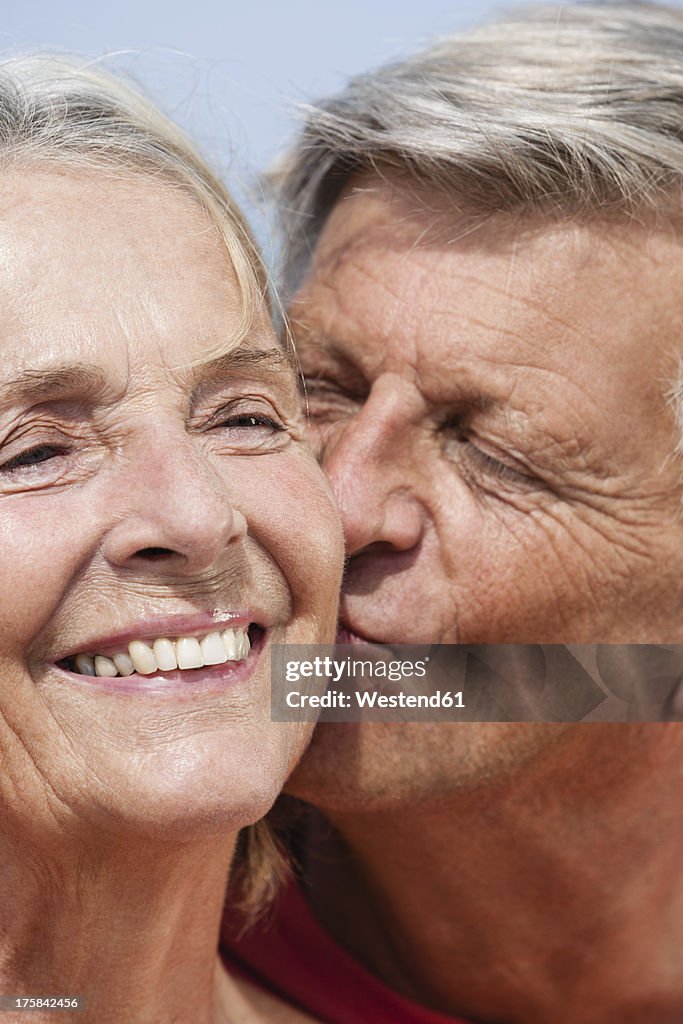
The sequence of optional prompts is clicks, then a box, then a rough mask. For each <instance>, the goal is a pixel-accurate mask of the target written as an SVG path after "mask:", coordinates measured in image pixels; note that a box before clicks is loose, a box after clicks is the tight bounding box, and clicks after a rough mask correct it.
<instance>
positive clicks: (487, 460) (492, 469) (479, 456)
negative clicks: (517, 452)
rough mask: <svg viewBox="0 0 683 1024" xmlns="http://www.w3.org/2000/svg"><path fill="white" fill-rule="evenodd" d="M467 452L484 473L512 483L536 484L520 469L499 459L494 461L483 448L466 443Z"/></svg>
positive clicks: (469, 442)
mask: <svg viewBox="0 0 683 1024" xmlns="http://www.w3.org/2000/svg"><path fill="white" fill-rule="evenodd" d="M464 444H465V446H466V451H467V457H468V458H469V459H471V460H472V461H473V462H474V463H476V464H477V466H478V467H480V468H481V469H482V470H484V472H486V473H490V474H492V475H493V476H497V477H499V478H500V479H501V480H509V481H510V483H513V484H514V483H517V484H519V483H526V484H531V483H533V482H534V479H533V477H531V476H529V475H528V474H526V473H523V472H522V470H520V469H515V468H514V467H513V466H508V465H506V463H504V462H500V461H499V460H498V459H494V458H493V456H492V455H489V454H488V452H485V451H482V449H481V448H477V446H476V445H474V444H472V442H471V441H465V442H464Z"/></svg>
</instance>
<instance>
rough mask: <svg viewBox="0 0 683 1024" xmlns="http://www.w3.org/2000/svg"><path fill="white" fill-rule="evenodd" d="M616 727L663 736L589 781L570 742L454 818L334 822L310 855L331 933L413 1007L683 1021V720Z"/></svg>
mask: <svg viewBox="0 0 683 1024" xmlns="http://www.w3.org/2000/svg"><path fill="white" fill-rule="evenodd" d="M587 728H591V726H588V727H587ZM612 728H616V729H617V730H618V729H628V728H639V729H643V728H644V729H645V730H652V729H654V730H660V738H661V742H660V743H658V744H656V745H655V744H653V747H654V748H655V749H654V750H652V749H650V748H649V747H648V750H649V753H648V756H647V761H646V763H643V760H642V759H639V758H637V757H636V758H635V759H634V758H633V749H632V748H631V749H630V760H629V758H628V757H626V756H624V759H623V763H609V762H607V763H605V764H604V765H600V766H598V765H596V764H595V763H594V762H593V763H592V771H591V773H590V775H589V774H588V772H587V773H586V776H585V778H581V775H582V771H583V767H582V765H583V764H586V763H587V762H586V758H585V756H584V757H583V761H582V760H581V759H580V758H579V759H577V756H578V755H579V754H580V753H581V751H580V750H578V749H573V750H572V749H568V748H571V746H572V744H571V743H569V744H568V745H567V747H568V748H566V749H565V750H564V751H563V754H562V755H561V756H557V755H554V756H555V763H554V764H553V765H548V764H547V763H545V764H544V765H542V766H541V765H538V766H536V769H533V770H532V769H529V768H528V767H527V770H526V771H525V773H524V775H523V777H521V778H516V779H515V780H514V783H512V782H508V783H506V784H504V785H500V784H498V785H493V784H489V785H487V786H481V787H478V788H476V789H471V790H469V791H468V792H463V793H460V794H459V795H457V796H456V797H455V798H454V799H453V801H452V803H451V804H450V805H449V806H448V807H447V808H444V807H441V808H438V809H437V808H431V809H430V808H425V807H424V804H423V805H422V809H415V806H410V807H408V808H400V809H395V810H392V811H387V812H386V813H383V812H381V811H380V812H378V811H377V810H375V811H373V813H372V814H357V815H356V814H348V813H339V812H337V813H335V812H332V813H330V818H331V820H332V822H333V824H334V825H335V827H336V830H337V835H336V837H335V836H333V837H329V836H328V837H327V838H326V839H315V837H314V838H313V841H312V844H311V863H310V871H311V874H312V879H313V885H312V900H313V903H314V907H315V909H316V911H317V913H318V915H319V916H320V918H321V920H322V921H323V924H325V925H326V927H328V928H329V930H330V931H331V932H332V933H333V934H335V935H336V937H337V939H338V940H339V941H340V942H341V943H342V944H343V945H345V946H346V947H347V948H349V949H350V950H352V951H353V952H354V953H355V954H356V956H357V957H358V958H359V960H360V961H361V962H363V963H365V964H366V965H367V966H368V967H369V968H370V970H371V971H373V972H374V973H375V974H377V975H379V976H380V977H381V978H382V979H383V980H384V981H385V982H386V983H387V984H388V985H390V986H391V987H393V988H395V989H396V990H398V991H400V992H402V994H404V995H405V996H407V997H408V998H411V999H413V1000H415V1001H416V1002H418V1003H420V1004H423V1005H425V1006H429V1007H431V1008H432V1009H435V1010H439V1011H441V1012H442V1013H445V1014H453V1015H458V1014H460V1015H462V1016H464V1017H466V1018H467V1017H472V1018H475V1019H476V1020H477V1021H481V1022H482V1024H483V1022H489V1021H490V1022H493V1021H495V1022H496V1024H543V1022H547V1021H549V1020H552V1021H553V1022H554V1024H569V1022H572V1021H576V1020H587V1019H588V1017H587V1012H588V1011H587V1007H588V1008H590V1020H591V1024H593V1022H595V1024H611V1022H613V1021H615V1020H619V1021H620V1022H622V1024H639V1022H642V1021H643V1020H647V1021H648V1024H672V1022H673V1021H677V1020H681V1019H683V811H682V810H681V802H680V791H681V783H682V782H683V779H682V777H681V776H682V775H683V771H682V769H681V766H679V764H678V761H679V760H680V750H679V748H678V745H677V742H667V739H671V734H667V732H666V730H667V729H668V730H671V729H678V726H676V725H674V726H663V725H656V724H655V725H648V726H645V727H642V726H640V727H629V726H620V725H616V726H613V727H612ZM643 746H645V744H644V745H643ZM624 747H625V748H626V749H627V750H628V744H626V743H625V744H624ZM583 753H584V755H585V751H584V752H583ZM609 753H610V754H612V755H613V754H614V749H613V748H612V749H611V750H610V751H609ZM617 760H618V759H617ZM541 769H542V773H541V774H539V772H540V771H541ZM541 783H542V786H543V788H540V787H541ZM544 793H546V794H551V798H550V799H543V794H544ZM558 797H559V799H558ZM330 843H332V844H333V845H334V851H331V850H330V849H329V846H328V844H330ZM325 846H328V848H327V849H325V850H324V855H323V856H316V853H320V852H321V848H323V847H325ZM331 853H333V855H330V854H331Z"/></svg>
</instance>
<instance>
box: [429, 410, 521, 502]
mask: <svg viewBox="0 0 683 1024" xmlns="http://www.w3.org/2000/svg"><path fill="white" fill-rule="evenodd" d="M446 428H447V430H448V433H449V434H450V435H451V437H452V441H451V442H450V444H449V448H451V446H452V445H453V444H455V446H457V452H458V453H459V455H460V457H461V458H464V460H465V463H466V469H467V470H469V471H471V472H473V473H478V474H479V475H481V476H488V477H496V478H497V479H499V480H504V481H505V482H507V483H510V484H517V485H518V486H524V487H534V486H536V487H538V486H540V481H539V480H538V479H537V478H536V477H534V476H533V475H532V474H531V473H527V472H526V470H525V467H524V466H522V465H519V464H518V463H516V462H515V461H513V459H512V458H511V459H510V462H507V461H505V462H504V461H503V459H498V458H496V456H495V455H491V454H490V453H489V452H487V451H486V450H485V449H484V448H483V447H481V446H480V445H479V444H478V443H475V441H476V440H477V438H476V435H474V438H473V435H472V433H471V432H470V431H469V430H468V429H467V428H466V427H465V426H463V424H462V423H461V422H460V420H459V419H457V418H456V419H455V420H451V421H449V422H448V423H447V424H446ZM451 450H452V449H451Z"/></svg>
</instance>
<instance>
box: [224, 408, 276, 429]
mask: <svg viewBox="0 0 683 1024" xmlns="http://www.w3.org/2000/svg"><path fill="white" fill-rule="evenodd" d="M219 426H222V427H226V426H230V427H268V429H269V430H276V431H282V430H284V429H285V427H284V425H283V424H282V423H280V422H279V421H278V420H275V419H273V418H272V417H271V416H266V415H262V414H260V413H247V412H245V413H233V414H232V415H229V416H225V415H222V416H221V418H220V422H219Z"/></svg>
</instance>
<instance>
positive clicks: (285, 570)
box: [0, 169, 342, 837]
mask: <svg viewBox="0 0 683 1024" xmlns="http://www.w3.org/2000/svg"><path fill="white" fill-rule="evenodd" d="M239 313H240V293H239V290H238V287H237V284H236V282H235V278H234V274H233V271H232V268H231V266H230V264H229V262H228V259H227V257H226V255H225V253H224V250H223V247H222V245H221V243H220V241H219V238H218V235H217V232H216V230H215V229H214V228H213V227H212V225H211V224H210V222H209V221H208V219H207V218H206V217H205V215H204V214H203V213H202V212H201V210H200V209H199V207H198V206H196V205H195V204H194V203H193V202H192V201H191V200H190V199H189V198H186V197H184V196H182V195H180V194H178V193H177V192H172V191H171V190H170V189H167V188H164V187H163V186H158V185H155V184H154V183H152V182H151V181H149V180H146V179H143V178H139V177H136V176H135V175H130V176H128V177H127V178H126V179H125V180H124V179H123V176H120V177H117V176H115V175H113V174H107V173H101V174H93V175H91V176H89V177H86V176H79V175H75V174H72V173H67V172H62V171H59V170H54V169H53V170H40V169H36V170H32V171H31V170H29V171H21V172H17V173H16V175H5V176H4V177H3V179H2V183H1V184H0V336H1V338H2V356H3V358H2V366H1V367H0V576H1V579H2V587H1V588H0V622H1V624H0V759H1V766H0V769H1V770H0V801H1V802H2V805H3V821H4V822H5V823H7V822H8V820H10V819H11V818H12V817H13V820H14V821H15V822H19V821H20V822H23V823H24V825H25V827H26V828H27V829H32V828H35V830H36V833H37V834H44V830H45V827H46V825H47V824H50V823H51V824H56V825H57V826H58V827H61V828H70V827H73V826H74V824H75V823H77V822H82V823H86V824H87V825H88V826H91V825H96V826H98V827H104V828H105V829H113V830H115V831H118V830H120V829H121V828H122V827H123V828H126V829H128V830H130V829H131V828H133V829H140V830H142V831H143V832H145V833H146V834H150V833H153V834H155V835H156V834H160V835H164V836H167V835H170V836H172V837H182V836H185V835H186V834H187V835H192V836H196V835H197V834H199V833H200V832H201V831H202V829H203V828H204V831H205V832H206V833H207V834H214V833H220V832H223V831H228V830H231V829H233V828H235V829H236V828H238V827H240V826H241V825H243V824H245V823H246V822H248V821H252V820H254V819H255V818H256V817H258V816H260V815H261V814H262V813H263V812H264V811H265V810H266V808H267V807H268V805H269V804H270V802H271V801H272V800H273V799H274V797H275V795H276V793H277V791H278V789H279V788H280V786H281V785H282V782H283V781H284V778H285V777H286V775H287V773H288V771H289V769H290V768H291V766H292V764H293V763H294V761H295V760H296V758H297V757H298V755H299V754H300V753H301V751H302V749H303V745H304V744H305V741H306V739H307V735H306V732H305V730H306V726H300V725H295V724H291V725H290V724H287V725H283V724H274V723H272V722H271V721H270V686H269V681H270V653H269V648H270V645H271V644H272V643H273V642H290V643H305V642H315V641H320V642H326V641H328V640H331V639H332V637H333V634H334V626H335V621H336V598H337V589H338V584H339V574H340V567H341V557H342V542H341V535H340V531H339V526H338V522H337V516H336V513H335V511H334V509H333V506H332V503H331V500H330V497H329V494H328V491H327V488H326V485H325V483H324V481H323V478H322V476H321V473H320V471H319V469H318V467H317V465H316V463H315V461H314V459H313V457H312V455H311V454H310V451H309V449H308V448H307V446H306V443H305V441H304V440H303V435H302V429H301V428H302V425H301V421H300V418H299V400H298V394H297V387H296V379H295V375H294V374H293V372H292V371H291V369H290V367H289V366H288V365H287V362H286V360H285V359H284V357H283V353H282V352H281V350H280V348H279V347H278V345H277V343H276V340H275V338H274V335H273V331H272V327H271V325H270V322H269V321H267V319H266V317H265V316H263V318H262V320H261V322H260V323H259V324H258V326H257V327H256V328H255V329H254V330H253V332H252V333H251V334H250V336H248V337H247V338H245V339H243V340H241V341H239V342H236V341H235V340H234V328H235V324H236V322H237V319H238V317H239ZM217 352H218V353H222V356H221V357H219V358H217V356H216V353H217ZM208 353H211V355H208ZM230 630H232V632H227V634H226V632H225V631H230ZM207 637H209V639H208V640H207V639H206V638H207ZM246 638H248V639H246ZM164 640H165V641H169V642H168V643H164V642H162V643H160V644H159V643H157V644H156V645H155V641H164ZM131 644H132V645H133V646H132V647H130V646H129V645H131ZM221 644H222V645H223V646H222V647H221ZM249 644H251V651H250V652H249V653H248V654H247V648H248V646H249ZM131 653H132V662H133V663H132V664H131V662H130V661H127V660H126V658H127V657H128V658H130V656H131ZM174 655H175V657H176V659H178V661H179V664H180V665H181V667H180V668H178V669H175V670H172V669H167V670H165V671H160V670H157V671H153V670H152V671H150V670H151V669H153V666H154V665H155V664H156V665H157V666H158V667H160V668H162V669H163V668H164V667H165V666H167V665H170V664H172V659H173V656H174ZM96 656H97V659H99V660H96ZM154 657H156V662H154V661H152V660H150V659H153V658H154ZM165 658H169V659H171V660H170V661H168V662H167V661H165V660H164V659H165ZM88 659H91V660H90V661H88ZM226 659H230V660H226ZM95 660H96V665H97V669H94V668H93V661H95ZM214 662H215V664H212V663H214ZM202 663H204V664H202ZM197 665H199V667H191V666H197ZM117 666H118V668H117ZM183 666H189V667H183ZM136 667H137V671H133V672H132V674H130V673H131V670H132V669H133V668H136ZM97 670H99V671H103V672H104V673H105V674H104V675H100V676H98V675H96V671H97ZM118 670H120V671H121V672H123V673H124V674H118V675H116V676H113V675H111V674H110V673H112V672H114V671H118ZM13 812H16V813H15V814H14V815H13ZM8 816H9V817H8ZM22 827H24V826H22Z"/></svg>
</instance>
